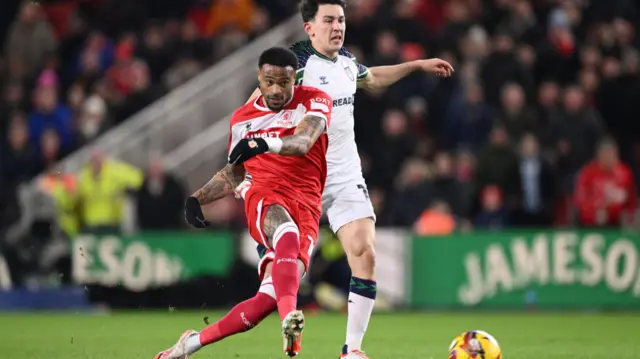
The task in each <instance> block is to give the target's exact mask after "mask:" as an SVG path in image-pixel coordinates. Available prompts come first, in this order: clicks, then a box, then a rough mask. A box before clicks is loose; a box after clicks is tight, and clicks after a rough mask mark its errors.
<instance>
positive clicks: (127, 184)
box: [78, 150, 143, 232]
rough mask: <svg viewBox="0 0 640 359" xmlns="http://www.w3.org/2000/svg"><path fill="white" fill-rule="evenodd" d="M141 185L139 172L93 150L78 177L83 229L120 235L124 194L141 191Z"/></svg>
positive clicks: (141, 177)
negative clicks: (118, 233) (139, 189)
mask: <svg viewBox="0 0 640 359" xmlns="http://www.w3.org/2000/svg"><path fill="white" fill-rule="evenodd" d="M142 182H143V175H142V172H141V171H140V170H138V169H137V168H135V167H132V166H130V165H128V164H125V163H122V162H119V161H116V160H113V159H107V158H105V157H104V154H103V153H102V152H101V151H100V150H94V151H93V153H92V154H91V160H90V162H89V163H87V164H86V165H85V166H84V168H83V169H82V170H81V172H80V174H79V177H78V185H79V189H78V196H79V198H78V199H79V201H80V214H81V222H82V224H83V228H84V229H85V230H87V231H89V232H119V230H120V224H121V222H122V220H123V218H122V215H123V208H124V203H125V198H126V196H127V193H128V192H129V191H135V190H137V189H138V188H140V186H141V185H142Z"/></svg>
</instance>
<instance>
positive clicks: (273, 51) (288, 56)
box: [258, 47, 298, 70]
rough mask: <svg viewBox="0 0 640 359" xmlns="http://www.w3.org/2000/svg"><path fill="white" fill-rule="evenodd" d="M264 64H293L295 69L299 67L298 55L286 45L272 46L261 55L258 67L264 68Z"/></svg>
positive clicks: (284, 65)
mask: <svg viewBox="0 0 640 359" xmlns="http://www.w3.org/2000/svg"><path fill="white" fill-rule="evenodd" d="M262 65H273V66H278V67H289V66H291V67H292V68H293V69H294V70H295V69H297V68H298V57H297V56H296V54H294V53H293V52H292V51H291V50H289V49H285V48H284V47H272V48H270V49H267V50H265V51H264V52H263V53H262V54H261V55H260V58H259V59H258V68H262Z"/></svg>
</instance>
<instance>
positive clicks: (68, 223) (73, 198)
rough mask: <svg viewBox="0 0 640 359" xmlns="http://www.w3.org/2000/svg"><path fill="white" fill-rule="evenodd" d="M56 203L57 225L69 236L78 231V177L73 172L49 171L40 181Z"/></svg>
mask: <svg viewBox="0 0 640 359" xmlns="http://www.w3.org/2000/svg"><path fill="white" fill-rule="evenodd" d="M40 188H41V189H42V190H44V191H45V192H46V193H48V194H49V195H50V196H51V197H53V200H54V202H55V204H56V208H57V215H58V218H57V219H58V225H59V226H60V229H61V230H62V231H63V232H64V234H66V235H67V236H68V237H69V238H74V237H75V236H76V235H77V234H78V233H79V232H80V218H79V214H78V179H77V178H76V176H75V175H73V174H63V173H59V172H58V173H50V174H48V175H46V176H45V177H44V178H43V179H42V181H41V182H40Z"/></svg>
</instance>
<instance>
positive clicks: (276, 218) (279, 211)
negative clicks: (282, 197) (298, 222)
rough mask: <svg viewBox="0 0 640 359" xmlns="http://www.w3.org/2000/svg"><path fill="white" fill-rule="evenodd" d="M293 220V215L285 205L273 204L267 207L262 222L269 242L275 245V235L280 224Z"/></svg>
mask: <svg viewBox="0 0 640 359" xmlns="http://www.w3.org/2000/svg"><path fill="white" fill-rule="evenodd" d="M287 222H291V223H294V222H293V219H291V216H289V213H288V212H287V210H286V209H284V207H282V206H280V205H277V204H276V205H272V206H269V208H268V209H267V213H265V215H264V220H263V222H262V228H263V230H264V234H265V236H267V238H268V239H269V244H270V245H271V246H272V247H273V237H274V235H275V233H276V229H278V227H280V225H282V224H284V223H287Z"/></svg>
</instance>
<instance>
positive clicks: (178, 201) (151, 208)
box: [136, 158, 186, 230]
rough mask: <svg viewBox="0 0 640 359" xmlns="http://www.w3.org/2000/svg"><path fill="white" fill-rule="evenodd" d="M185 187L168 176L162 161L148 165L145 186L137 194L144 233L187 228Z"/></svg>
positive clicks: (138, 213)
mask: <svg viewBox="0 0 640 359" xmlns="http://www.w3.org/2000/svg"><path fill="white" fill-rule="evenodd" d="M185 196H186V191H185V189H184V188H183V186H182V184H181V183H180V182H178V180H176V179H175V177H174V176H172V175H171V174H169V173H166V172H165V170H164V168H163V166H162V161H161V159H159V158H156V159H153V160H152V161H150V163H149V168H148V170H147V173H146V176H145V179H144V182H143V183H142V186H140V188H139V189H138V190H137V191H136V210H137V218H138V228H139V229H141V230H160V229H179V228H183V227H184V218H183V217H184V214H183V208H182V205H183V202H184V198H185Z"/></svg>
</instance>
